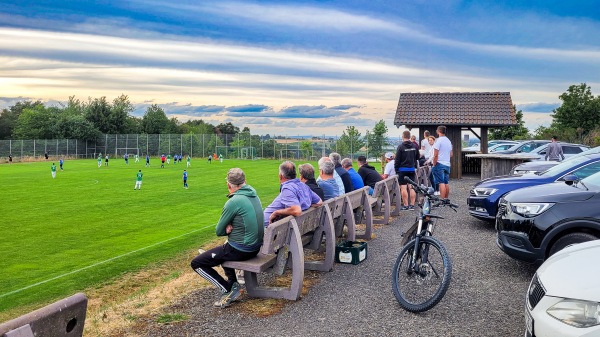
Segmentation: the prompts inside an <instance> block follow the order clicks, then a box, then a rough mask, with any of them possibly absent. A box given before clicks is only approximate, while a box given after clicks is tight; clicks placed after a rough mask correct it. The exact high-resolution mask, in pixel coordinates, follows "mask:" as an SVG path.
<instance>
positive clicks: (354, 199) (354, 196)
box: [344, 186, 369, 210]
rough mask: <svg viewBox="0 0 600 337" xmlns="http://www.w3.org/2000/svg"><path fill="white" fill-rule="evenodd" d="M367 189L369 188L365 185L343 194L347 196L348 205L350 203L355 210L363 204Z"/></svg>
mask: <svg viewBox="0 0 600 337" xmlns="http://www.w3.org/2000/svg"><path fill="white" fill-rule="evenodd" d="M368 189H369V187H368V186H367V187H364V188H360V189H358V190H354V191H352V192H350V193H346V194H344V195H345V196H346V197H347V198H348V201H349V202H350V205H352V209H353V210H355V209H357V208H359V207H360V206H362V205H363V203H364V199H365V198H366V196H367V195H369V194H368ZM365 192H366V193H365Z"/></svg>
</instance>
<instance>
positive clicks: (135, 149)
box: [116, 147, 140, 157]
mask: <svg viewBox="0 0 600 337" xmlns="http://www.w3.org/2000/svg"><path fill="white" fill-rule="evenodd" d="M116 151H117V153H116V155H117V156H120V157H122V156H123V155H125V153H127V154H128V155H130V156H135V155H136V154H137V155H138V156H139V155H140V148H138V147H118V148H116Z"/></svg>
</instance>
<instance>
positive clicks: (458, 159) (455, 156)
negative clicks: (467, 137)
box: [436, 125, 462, 179]
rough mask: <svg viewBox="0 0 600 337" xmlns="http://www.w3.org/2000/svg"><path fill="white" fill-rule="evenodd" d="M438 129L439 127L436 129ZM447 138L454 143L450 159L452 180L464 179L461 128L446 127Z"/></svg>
mask: <svg viewBox="0 0 600 337" xmlns="http://www.w3.org/2000/svg"><path fill="white" fill-rule="evenodd" d="M436 128H437V127H436ZM446 137H448V139H449V140H450V142H451V143H452V157H451V158H450V178H451V179H461V178H462V139H461V127H460V126H454V125H453V126H446Z"/></svg>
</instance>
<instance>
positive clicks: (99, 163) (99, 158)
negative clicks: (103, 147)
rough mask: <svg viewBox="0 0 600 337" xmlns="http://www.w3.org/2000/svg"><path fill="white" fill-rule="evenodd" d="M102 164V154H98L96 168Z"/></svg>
mask: <svg viewBox="0 0 600 337" xmlns="http://www.w3.org/2000/svg"><path fill="white" fill-rule="evenodd" d="M101 166H102V156H98V168H100V167H101Z"/></svg>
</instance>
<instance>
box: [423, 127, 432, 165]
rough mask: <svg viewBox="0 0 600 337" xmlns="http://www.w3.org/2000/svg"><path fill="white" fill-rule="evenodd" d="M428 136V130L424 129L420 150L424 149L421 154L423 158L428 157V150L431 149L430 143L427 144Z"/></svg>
mask: <svg viewBox="0 0 600 337" xmlns="http://www.w3.org/2000/svg"><path fill="white" fill-rule="evenodd" d="M429 136H430V133H429V131H427V130H425V132H423V140H421V150H423V151H424V152H423V156H424V157H425V160H428V159H429V152H430V151H431V145H430V144H429Z"/></svg>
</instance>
